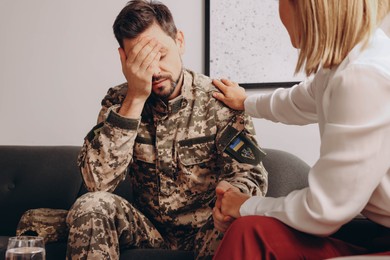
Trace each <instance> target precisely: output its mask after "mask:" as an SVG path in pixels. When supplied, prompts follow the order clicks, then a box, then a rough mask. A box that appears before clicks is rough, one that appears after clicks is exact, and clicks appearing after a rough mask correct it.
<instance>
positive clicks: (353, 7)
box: [295, 0, 390, 75]
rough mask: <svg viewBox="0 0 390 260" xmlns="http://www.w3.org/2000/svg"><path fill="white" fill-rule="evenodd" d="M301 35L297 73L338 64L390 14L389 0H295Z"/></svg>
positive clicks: (364, 42) (307, 72) (311, 71)
mask: <svg viewBox="0 0 390 260" xmlns="http://www.w3.org/2000/svg"><path fill="white" fill-rule="evenodd" d="M295 5H296V8H297V9H296V13H297V27H298V28H299V30H298V31H300V32H301V33H300V35H299V43H298V44H299V49H300V52H299V58H298V63H297V66H296V72H298V71H300V70H301V69H303V68H304V70H305V72H306V75H311V74H313V73H315V72H317V71H318V69H319V67H320V66H322V67H323V68H332V67H333V66H337V65H339V64H340V63H341V62H342V61H343V60H344V59H345V57H346V56H347V55H348V53H349V52H350V51H351V50H352V48H353V47H355V46H356V44H358V43H360V42H363V44H367V41H368V40H369V38H370V35H371V34H372V32H373V31H374V30H375V28H376V27H377V26H378V25H379V23H380V22H381V21H382V19H383V18H384V17H385V16H386V14H388V13H389V11H390V0H295Z"/></svg>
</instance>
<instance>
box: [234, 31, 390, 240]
mask: <svg viewBox="0 0 390 260" xmlns="http://www.w3.org/2000/svg"><path fill="white" fill-rule="evenodd" d="M245 110H246V111H247V112H248V113H249V114H250V115H251V116H253V117H257V118H265V119H269V120H272V121H274V122H282V123H286V124H298V125H304V124H310V123H318V125H319V130H320V136H321V148H320V157H319V159H318V161H317V162H316V163H315V164H314V166H313V167H312V168H311V170H310V172H309V187H308V188H305V189H302V190H297V191H293V192H291V193H290V194H288V195H287V196H286V197H280V198H264V197H252V198H250V199H249V200H247V201H246V202H245V203H244V204H243V205H242V206H241V208H240V214H241V215H242V216H245V215H264V216H272V217H275V218H277V219H279V220H280V221H282V222H284V223H285V224H287V225H289V226H291V227H293V228H295V229H298V230H300V231H304V232H307V233H311V234H317V235H328V234H331V233H333V232H335V231H336V230H337V229H339V228H340V227H341V225H343V224H345V223H346V222H348V221H350V220H351V219H352V218H354V217H355V216H356V215H358V214H359V213H362V214H363V215H365V216H366V217H367V218H369V219H371V220H372V221H374V222H377V223H379V224H382V225H384V226H387V227H390V39H389V38H388V37H387V36H386V35H385V33H384V32H383V31H382V30H380V29H378V30H377V31H376V32H375V34H374V35H373V37H372V39H371V41H370V44H369V45H368V46H367V47H366V48H365V49H363V50H361V46H360V45H358V46H356V47H355V48H354V49H353V50H352V51H351V52H350V53H349V55H348V56H347V58H346V59H345V60H344V61H343V62H342V63H341V64H340V65H339V66H338V67H335V68H333V69H321V70H320V71H319V72H318V73H317V74H316V76H315V77H314V78H313V79H312V80H310V81H306V82H302V83H300V84H298V85H296V86H294V87H292V88H289V89H277V90H275V91H274V92H273V93H271V94H265V95H256V96H250V97H248V98H247V99H246V101H245ZM286 174H288V173H287V172H286Z"/></svg>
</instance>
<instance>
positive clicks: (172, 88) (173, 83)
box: [152, 69, 184, 101]
mask: <svg viewBox="0 0 390 260" xmlns="http://www.w3.org/2000/svg"><path fill="white" fill-rule="evenodd" d="M183 71H184V70H183V69H181V72H180V74H179V76H178V77H177V79H176V80H174V79H173V78H172V76H171V75H170V74H165V75H164V74H163V75H158V76H155V77H153V78H152V84H153V83H154V82H156V81H160V80H162V79H167V80H169V82H170V88H169V91H164V92H161V93H156V92H154V91H153V92H152V95H153V96H155V97H158V98H160V99H161V100H163V101H167V100H168V98H169V97H170V96H171V95H172V93H173V92H174V91H175V89H176V86H177V84H178V83H179V81H180V79H181V77H182V75H183Z"/></svg>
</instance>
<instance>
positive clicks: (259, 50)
mask: <svg viewBox="0 0 390 260" xmlns="http://www.w3.org/2000/svg"><path fill="white" fill-rule="evenodd" d="M278 2H279V1H276V0H262V1H258V0H245V1H240V0H205V41H206V42H205V74H206V75H208V76H210V77H211V78H229V79H231V80H232V81H234V82H237V83H239V84H240V86H242V87H244V88H247V89H256V88H278V87H291V86H293V85H295V84H297V83H298V82H300V81H302V80H303V79H304V78H305V77H304V75H303V73H299V74H297V75H294V71H295V66H296V62H297V59H298V51H297V50H296V49H294V48H293V47H292V45H291V42H290V38H289V35H288V33H287V30H286V29H285V28H284V26H283V24H282V23H281V21H280V18H279V14H278Z"/></svg>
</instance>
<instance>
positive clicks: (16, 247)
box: [5, 236, 46, 260]
mask: <svg viewBox="0 0 390 260" xmlns="http://www.w3.org/2000/svg"><path fill="white" fill-rule="evenodd" d="M5 259H6V260H45V259H46V251H45V243H44V241H43V238H42V237H35V236H18V237H10V238H9V239H8V246H7V252H6V253H5Z"/></svg>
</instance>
